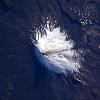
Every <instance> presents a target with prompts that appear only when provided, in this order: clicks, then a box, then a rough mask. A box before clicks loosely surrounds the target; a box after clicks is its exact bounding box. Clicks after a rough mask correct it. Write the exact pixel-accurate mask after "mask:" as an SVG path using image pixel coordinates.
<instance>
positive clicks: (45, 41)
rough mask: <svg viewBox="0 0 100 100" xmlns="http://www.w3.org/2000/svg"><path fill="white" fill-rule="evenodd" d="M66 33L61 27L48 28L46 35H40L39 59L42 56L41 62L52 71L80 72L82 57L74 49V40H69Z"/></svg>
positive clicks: (38, 44) (38, 45)
mask: <svg viewBox="0 0 100 100" xmlns="http://www.w3.org/2000/svg"><path fill="white" fill-rule="evenodd" d="M65 34H66V33H65V32H60V27H58V28H55V29H53V30H52V31H50V30H49V29H46V35H44V36H43V37H40V38H39V40H38V43H37V44H36V46H37V48H39V50H40V51H39V50H38V51H37V52H38V53H37V54H38V55H37V56H38V58H39V59H40V58H42V60H41V63H43V64H45V66H46V67H48V68H49V69H50V70H52V71H56V72H58V73H61V72H63V73H66V71H70V72H73V71H76V72H78V68H80V67H81V65H80V61H79V59H80V58H79V56H78V54H77V52H76V51H75V50H73V46H74V42H73V41H72V40H68V41H67V40H66V36H65ZM40 52H41V53H42V54H41V53H40ZM39 54H40V55H39ZM76 57H77V60H76V59H75V58H76Z"/></svg>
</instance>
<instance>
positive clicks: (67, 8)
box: [0, 0, 100, 100]
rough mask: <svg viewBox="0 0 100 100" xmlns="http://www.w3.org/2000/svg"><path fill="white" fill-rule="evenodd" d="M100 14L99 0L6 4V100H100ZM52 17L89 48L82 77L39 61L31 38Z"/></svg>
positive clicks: (1, 52)
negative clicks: (54, 70) (53, 70)
mask: <svg viewBox="0 0 100 100" xmlns="http://www.w3.org/2000/svg"><path fill="white" fill-rule="evenodd" d="M99 10H100V1H99V0H0V100H100V68H99V67H100V13H99ZM48 19H49V20H51V23H50V28H51V26H52V25H55V26H54V27H56V26H60V27H61V29H62V30H66V31H67V32H68V36H69V38H70V39H73V40H74V41H75V47H74V49H77V50H78V49H81V48H82V49H85V50H86V55H82V56H83V57H84V59H85V60H84V62H82V63H83V65H84V68H82V69H80V73H74V74H73V75H72V74H70V73H69V74H68V76H67V77H66V78H65V77H64V76H63V75H59V74H57V73H54V72H49V71H48V69H46V68H45V67H43V66H42V65H41V63H40V62H39V61H38V59H37V58H36V56H35V52H34V48H35V46H34V45H33V44H32V42H31V40H30V37H32V38H33V39H34V40H35V39H36V38H35V34H36V33H35V29H39V30H40V32H41V34H45V30H44V28H43V27H44V26H45V25H46V21H47V20H48ZM45 27H46V26H45ZM51 29H52V28H51ZM62 30H61V31H62ZM87 51H89V52H87ZM64 79H66V81H67V84H66V82H65V80H64ZM79 80H80V81H79ZM83 82H84V83H83Z"/></svg>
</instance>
